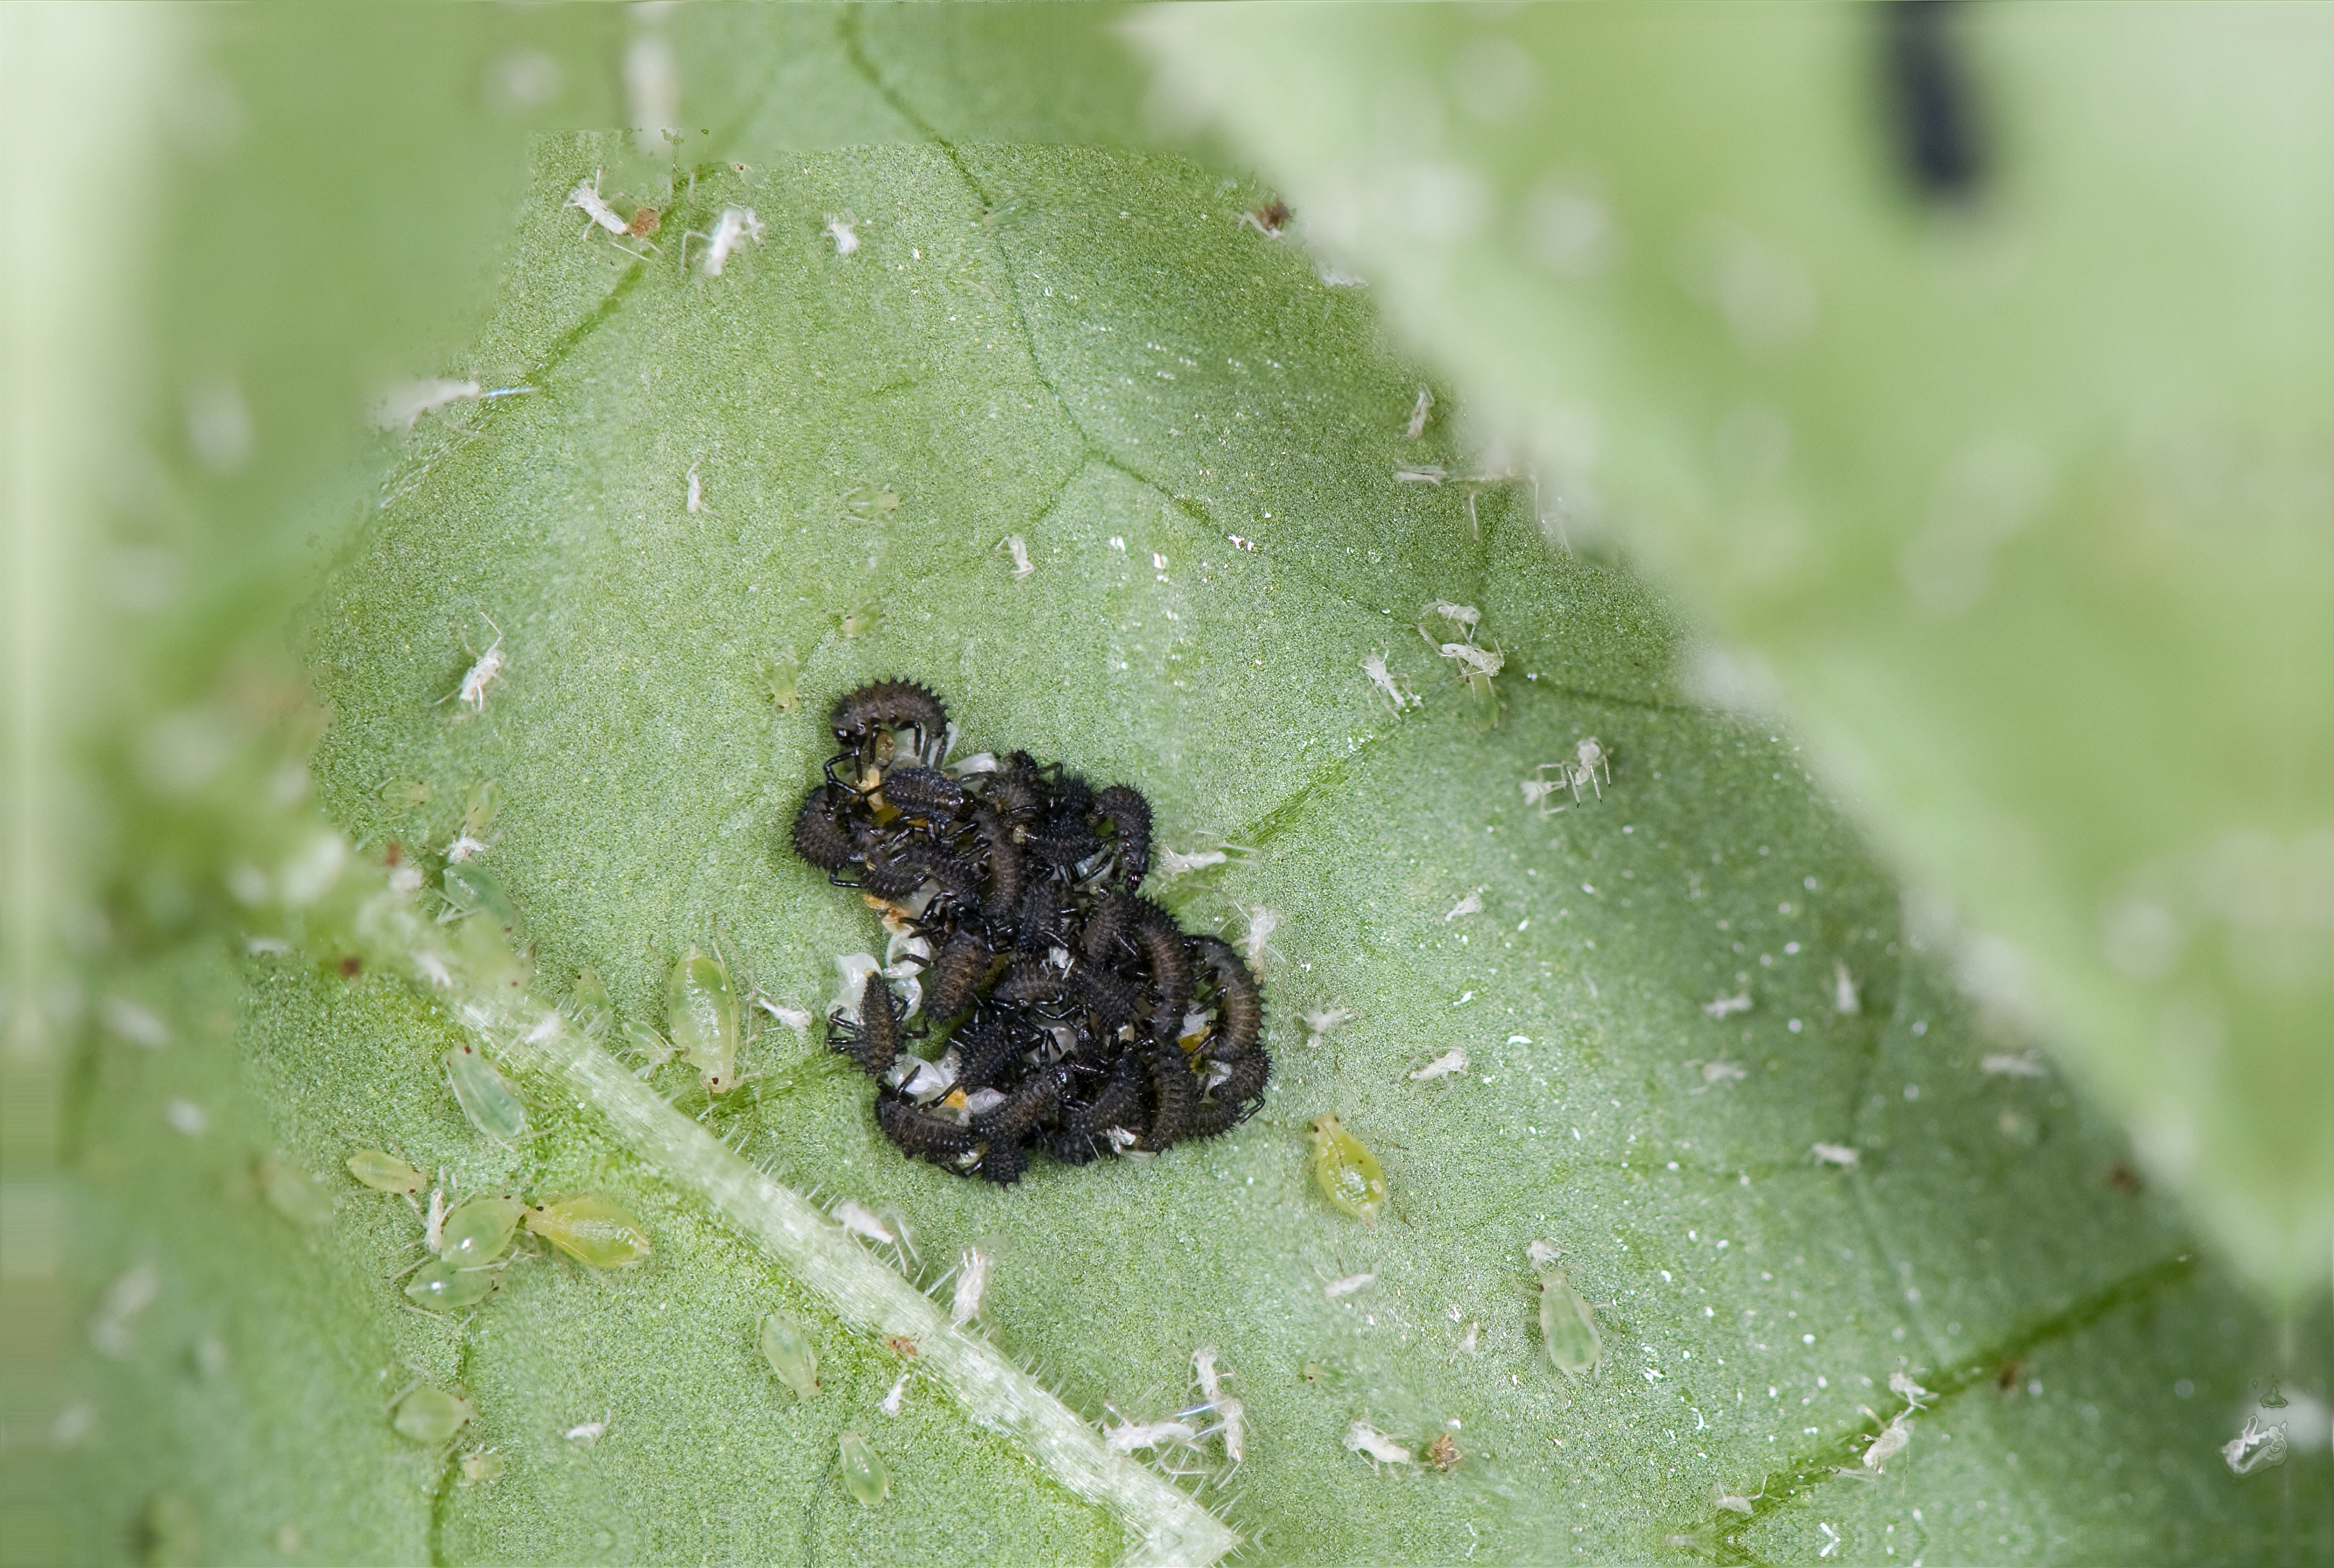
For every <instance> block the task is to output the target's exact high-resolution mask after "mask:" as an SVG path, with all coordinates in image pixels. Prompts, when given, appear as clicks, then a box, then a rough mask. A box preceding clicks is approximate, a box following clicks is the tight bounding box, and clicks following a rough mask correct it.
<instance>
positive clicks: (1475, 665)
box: [1429, 638, 1508, 693]
mask: <svg viewBox="0 0 2334 1568" xmlns="http://www.w3.org/2000/svg"><path fill="white" fill-rule="evenodd" d="M1429 641H1430V642H1432V639H1431V638H1430V639H1429ZM1434 651H1435V652H1437V653H1439V654H1441V655H1442V657H1443V658H1445V659H1449V660H1451V662H1452V664H1453V665H1455V666H1456V667H1457V668H1458V670H1459V678H1461V680H1464V681H1465V682H1466V683H1467V685H1468V686H1469V688H1471V689H1473V690H1474V691H1476V692H1479V693H1481V692H1488V691H1490V689H1491V678H1492V677H1494V676H1496V675H1498V674H1499V673H1500V670H1502V669H1506V668H1507V664H1508V656H1507V653H1506V651H1505V650H1504V649H1500V648H1498V647H1496V646H1495V647H1491V648H1478V647H1476V646H1475V644H1473V643H1471V642H1442V643H1435V644H1434Z"/></svg>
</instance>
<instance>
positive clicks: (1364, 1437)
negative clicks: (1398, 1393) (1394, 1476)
mask: <svg viewBox="0 0 2334 1568" xmlns="http://www.w3.org/2000/svg"><path fill="white" fill-rule="evenodd" d="M1345 1448H1346V1451H1347V1452H1349V1453H1355V1454H1365V1455H1367V1456H1368V1457H1370V1459H1371V1460H1372V1461H1373V1463H1374V1465H1378V1464H1383V1465H1415V1464H1417V1463H1418V1460H1417V1459H1416V1458H1415V1457H1413V1456H1412V1454H1411V1451H1410V1450H1409V1449H1408V1448H1404V1447H1403V1446H1402V1444H1400V1443H1399V1442H1396V1441H1395V1440H1394V1438H1390V1437H1388V1436H1386V1435H1385V1434H1384V1432H1381V1431H1379V1430H1378V1429H1376V1428H1375V1427H1373V1426H1371V1425H1370V1424H1369V1423H1368V1422H1367V1421H1355V1423H1354V1424H1353V1425H1352V1426H1350V1427H1347V1428H1346V1429H1345Z"/></svg>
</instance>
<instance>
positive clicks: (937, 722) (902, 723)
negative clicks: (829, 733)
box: [833, 680, 948, 762]
mask: <svg viewBox="0 0 2334 1568" xmlns="http://www.w3.org/2000/svg"><path fill="white" fill-rule="evenodd" d="M833 724H834V738H835V739H836V740H837V741H839V742H841V743H842V744H843V745H844V746H848V747H851V748H853V749H854V750H856V749H858V748H860V747H862V746H864V745H865V743H866V742H868V741H869V740H871V739H873V736H874V735H875V732H876V731H877V730H881V729H911V730H914V731H915V732H916V755H918V756H920V757H925V758H926V759H927V760H929V761H934V762H937V761H938V760H939V758H937V757H935V756H931V755H930V754H931V752H932V751H933V750H934V748H935V747H936V746H940V745H942V744H945V741H946V738H947V736H948V708H947V707H945V706H944V705H943V704H942V703H941V701H940V698H939V697H935V696H933V695H932V694H931V692H930V691H929V690H927V689H925V688H923V687H921V686H920V685H918V684H917V683H916V682H914V681H912V680H879V681H876V682H875V683H874V684H873V685H872V686H863V687H861V688H859V689H858V690H856V691H854V692H850V693H847V694H846V695H845V696H844V697H843V698H842V699H841V700H840V701H838V702H837V703H836V704H835V705H834V718H833Z"/></svg>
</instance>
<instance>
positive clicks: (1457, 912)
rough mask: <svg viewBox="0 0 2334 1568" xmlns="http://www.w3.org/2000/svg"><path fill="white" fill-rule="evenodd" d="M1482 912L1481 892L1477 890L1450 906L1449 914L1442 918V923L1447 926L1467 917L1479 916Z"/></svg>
mask: <svg viewBox="0 0 2334 1568" xmlns="http://www.w3.org/2000/svg"><path fill="white" fill-rule="evenodd" d="M1482 912H1483V890H1482V889H1480V888H1477V889H1476V890H1474V891H1473V892H1471V893H1470V894H1468V895H1467V896H1466V897H1465V898H1463V899H1460V900H1459V901H1458V902H1457V903H1455V904H1453V905H1452V906H1451V912H1450V913H1449V914H1447V915H1445V916H1443V917H1442V923H1443V924H1444V925H1446V926H1447V925H1449V924H1450V923H1451V922H1452V921H1453V920H1457V919H1464V918H1466V917H1467V916H1469V915H1480V914H1481V913H1482Z"/></svg>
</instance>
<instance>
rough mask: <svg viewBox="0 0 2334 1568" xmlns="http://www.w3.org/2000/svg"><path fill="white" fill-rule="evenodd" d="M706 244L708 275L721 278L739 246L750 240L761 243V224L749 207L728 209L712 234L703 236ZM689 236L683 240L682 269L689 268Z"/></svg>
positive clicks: (724, 208) (706, 271) (706, 273)
mask: <svg viewBox="0 0 2334 1568" xmlns="http://www.w3.org/2000/svg"><path fill="white" fill-rule="evenodd" d="M700 237H702V238H703V239H704V240H705V275H706V276H707V277H709V278H718V277H719V276H720V275H721V271H722V269H723V268H724V267H726V266H728V265H729V258H730V256H731V255H734V254H736V252H737V249H738V246H739V245H743V244H745V243H746V242H747V240H752V241H753V242H754V243H755V244H756V245H759V244H761V243H762V220H761V219H759V218H757V217H756V216H754V209H753V208H752V207H723V208H722V209H721V216H720V217H719V219H718V220H716V221H715V223H714V225H713V232H712V233H711V234H710V235H707V236H700ZM689 239H690V236H687V235H684V236H681V265H683V266H686V265H688V264H689Z"/></svg>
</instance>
